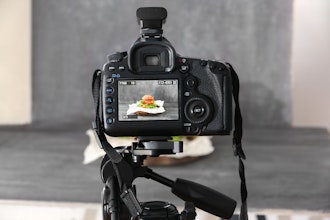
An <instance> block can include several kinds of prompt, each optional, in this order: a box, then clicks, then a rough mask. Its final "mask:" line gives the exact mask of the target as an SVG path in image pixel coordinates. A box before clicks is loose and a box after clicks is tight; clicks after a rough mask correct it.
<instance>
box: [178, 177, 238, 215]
mask: <svg viewBox="0 0 330 220" xmlns="http://www.w3.org/2000/svg"><path fill="white" fill-rule="evenodd" d="M172 193H173V194H175V195H176V196H178V197H179V198H181V199H183V200H184V201H189V202H192V203H194V205H195V206H196V207H198V208H200V209H202V210H204V211H206V212H209V213H211V214H213V215H216V216H219V217H221V218H225V219H230V218H231V217H232V215H233V213H234V211H235V208H236V201H235V200H233V199H231V198H229V197H228V196H226V195H224V194H222V193H220V192H218V191H215V190H213V189H210V188H208V187H206V186H203V185H201V184H198V183H195V182H191V181H189V180H184V179H177V180H176V181H175V183H174V184H173V185H172Z"/></svg>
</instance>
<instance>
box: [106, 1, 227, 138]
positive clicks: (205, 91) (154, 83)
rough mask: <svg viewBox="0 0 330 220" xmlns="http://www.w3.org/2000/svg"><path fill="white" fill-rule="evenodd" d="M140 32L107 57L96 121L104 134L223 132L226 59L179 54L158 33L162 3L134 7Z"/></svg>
mask: <svg viewBox="0 0 330 220" xmlns="http://www.w3.org/2000/svg"><path fill="white" fill-rule="evenodd" d="M136 15H137V18H138V23H139V24H140V26H141V30H140V37H139V38H138V39H137V40H136V41H135V42H134V43H133V45H132V46H131V48H130V50H129V51H128V52H117V53H114V54H111V55H109V56H108V62H107V63H106V64H104V66H103V70H102V82H101V95H100V96H101V97H100V99H101V100H100V102H101V108H100V111H101V112H100V114H101V115H102V117H101V118H102V119H101V120H102V124H103V128H104V131H105V133H106V134H108V135H110V136H160V135H161V136H174V135H227V134H229V133H230V131H231V129H232V96H231V95H232V78H231V73H230V67H229V65H228V64H226V63H221V62H217V61H212V60H204V59H196V58H189V57H184V56H180V55H179V54H177V53H176V51H175V49H174V47H173V46H172V45H171V43H170V42H169V41H168V40H167V39H166V38H164V37H163V30H162V25H163V24H164V23H165V20H166V17H167V11H166V9H165V8H159V7H157V8H156V7H155V8H150V7H149V8H139V9H138V10H137V12H136Z"/></svg>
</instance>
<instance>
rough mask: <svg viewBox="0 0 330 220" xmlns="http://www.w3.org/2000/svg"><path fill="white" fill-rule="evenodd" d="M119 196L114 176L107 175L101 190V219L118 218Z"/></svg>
mask: <svg viewBox="0 0 330 220" xmlns="http://www.w3.org/2000/svg"><path fill="white" fill-rule="evenodd" d="M119 205H120V196H119V189H118V182H117V178H116V177H115V176H111V177H109V179H108V180H107V182H106V184H105V186H104V188H103V191H102V206H103V207H102V208H103V220H119Z"/></svg>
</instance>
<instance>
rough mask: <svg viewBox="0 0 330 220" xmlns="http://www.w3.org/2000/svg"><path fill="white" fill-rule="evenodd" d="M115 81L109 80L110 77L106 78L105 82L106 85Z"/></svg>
mask: <svg viewBox="0 0 330 220" xmlns="http://www.w3.org/2000/svg"><path fill="white" fill-rule="evenodd" d="M114 81H115V80H114V78H111V77H108V78H107V79H106V82H107V83H113V82H114Z"/></svg>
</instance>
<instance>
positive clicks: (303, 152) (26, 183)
mask: <svg viewBox="0 0 330 220" xmlns="http://www.w3.org/2000/svg"><path fill="white" fill-rule="evenodd" d="M88 128H89V127H88V126H87V125H86V126H85V125H84V126H81V125H70V126H67V125H66V126H58V127H56V126H53V127H51V128H47V127H33V126H30V127H29V126H28V127H14V128H13V127H0V177H1V178H0V199H11V200H12V199H18V200H45V201H74V202H99V201H100V194H101V190H102V187H103V185H102V182H101V180H100V176H99V165H100V160H98V161H96V162H94V163H92V164H89V165H83V164H82V161H83V151H84V149H85V147H86V146H87V145H88V142H89V140H88V137H87V135H86V134H85V132H86V130H87V129H88ZM212 140H213V144H214V146H215V151H214V153H213V154H211V155H209V156H206V157H203V158H201V159H199V160H197V161H195V162H193V163H190V164H184V165H178V166H170V167H153V168H152V169H153V170H154V171H155V172H158V173H160V174H161V175H164V176H166V177H168V178H170V179H173V180H174V179H175V178H177V177H180V178H184V179H189V180H192V181H195V182H198V183H200V184H203V185H206V186H209V187H211V188H214V189H216V190H218V191H220V192H222V193H224V194H226V195H228V196H230V197H232V198H234V199H236V200H238V201H239V199H240V196H239V184H240V180H239V176H238V160H237V158H235V157H234V156H233V153H232V147H231V137H230V136H222V137H213V139H212ZM243 146H244V148H245V153H246V155H247V160H246V162H245V166H246V177H247V186H248V191H249V197H248V205H249V207H251V208H281V209H303V210H328V211H329V210H330V171H329V170H330V160H329V158H330V144H329V134H328V132H327V130H326V129H318V128H250V129H245V132H244V138H243ZM135 183H136V185H137V193H138V198H139V200H140V201H146V200H148V201H151V200H164V201H169V202H173V203H174V204H176V205H181V206H182V205H183V202H181V201H180V200H179V199H178V198H177V197H175V196H174V195H172V194H171V193H170V189H169V188H167V187H165V186H162V185H160V184H159V183H156V182H154V181H152V180H147V179H137V180H136V181H135Z"/></svg>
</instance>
